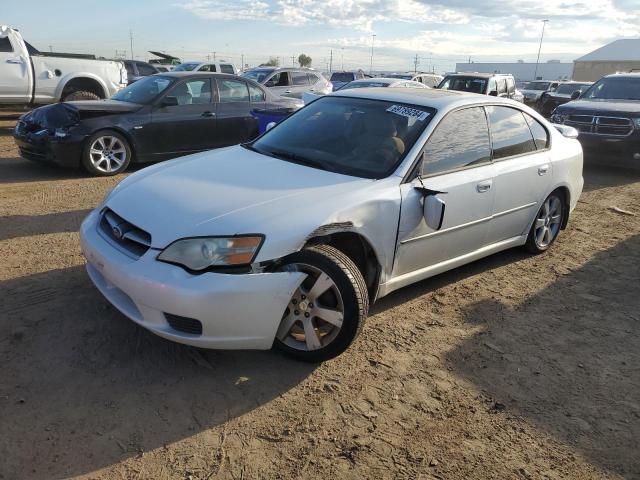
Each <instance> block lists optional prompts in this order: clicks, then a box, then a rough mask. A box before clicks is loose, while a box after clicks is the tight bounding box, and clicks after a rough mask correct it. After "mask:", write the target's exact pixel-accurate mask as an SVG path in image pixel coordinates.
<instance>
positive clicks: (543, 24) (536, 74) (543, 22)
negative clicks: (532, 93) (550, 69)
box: [533, 20, 549, 80]
mask: <svg viewBox="0 0 640 480" xmlns="http://www.w3.org/2000/svg"><path fill="white" fill-rule="evenodd" d="M548 21H549V20H543V21H542V33H541V34H540V45H539V46H538V58H536V70H535V72H534V74H533V79H534V80H537V79H538V63H540V50H542V39H543V38H544V27H546V26H547V22H548Z"/></svg>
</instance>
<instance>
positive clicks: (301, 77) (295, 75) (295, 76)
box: [291, 72, 309, 86]
mask: <svg viewBox="0 0 640 480" xmlns="http://www.w3.org/2000/svg"><path fill="white" fill-rule="evenodd" d="M291 83H292V85H298V86H300V85H309V79H308V77H307V74H306V73H305V72H291Z"/></svg>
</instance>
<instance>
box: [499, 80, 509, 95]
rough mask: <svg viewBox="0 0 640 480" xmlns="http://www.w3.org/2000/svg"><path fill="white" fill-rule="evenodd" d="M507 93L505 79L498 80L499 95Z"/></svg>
mask: <svg viewBox="0 0 640 480" xmlns="http://www.w3.org/2000/svg"><path fill="white" fill-rule="evenodd" d="M503 93H507V81H506V79H504V78H499V79H498V95H501V94H503Z"/></svg>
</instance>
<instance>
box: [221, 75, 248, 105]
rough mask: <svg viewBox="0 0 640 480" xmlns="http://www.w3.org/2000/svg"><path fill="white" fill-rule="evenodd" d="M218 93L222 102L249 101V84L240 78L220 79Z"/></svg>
mask: <svg viewBox="0 0 640 480" xmlns="http://www.w3.org/2000/svg"><path fill="white" fill-rule="evenodd" d="M218 95H219V98H220V103H228V102H248V101H249V90H248V89H247V84H246V83H244V82H241V81H240V80H231V79H226V78H225V79H219V80H218Z"/></svg>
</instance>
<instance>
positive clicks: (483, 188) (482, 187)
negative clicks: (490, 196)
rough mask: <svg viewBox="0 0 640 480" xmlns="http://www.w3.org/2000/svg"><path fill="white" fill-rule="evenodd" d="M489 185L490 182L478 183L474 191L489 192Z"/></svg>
mask: <svg viewBox="0 0 640 480" xmlns="http://www.w3.org/2000/svg"><path fill="white" fill-rule="evenodd" d="M491 183H492V182H491V180H488V181H486V182H480V183H479V184H478V185H476V190H478V193H485V192H488V191H489V190H491Z"/></svg>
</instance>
